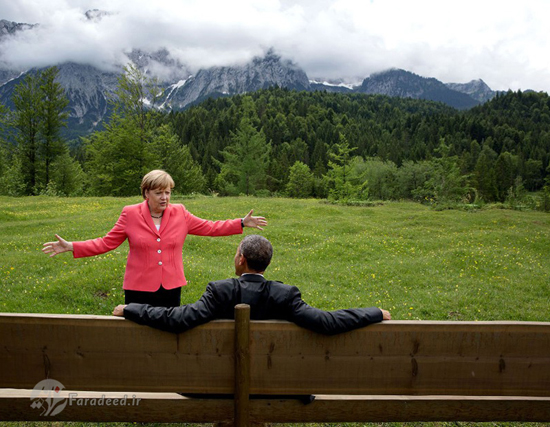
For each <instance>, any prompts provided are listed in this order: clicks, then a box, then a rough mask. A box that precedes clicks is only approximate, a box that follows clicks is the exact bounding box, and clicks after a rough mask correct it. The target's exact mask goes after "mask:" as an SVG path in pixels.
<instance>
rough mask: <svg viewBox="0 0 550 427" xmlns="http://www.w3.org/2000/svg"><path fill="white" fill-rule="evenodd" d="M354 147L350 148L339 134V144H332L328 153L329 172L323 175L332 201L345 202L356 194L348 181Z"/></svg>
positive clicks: (355, 188)
mask: <svg viewBox="0 0 550 427" xmlns="http://www.w3.org/2000/svg"><path fill="white" fill-rule="evenodd" d="M355 149H356V148H355V147H350V146H349V144H348V141H347V140H346V138H345V136H344V135H342V134H340V142H339V143H337V144H334V146H333V147H332V151H331V152H330V153H329V158H330V159H331V160H329V162H328V167H329V171H328V173H327V174H326V175H325V181H326V183H327V188H328V190H329V197H330V198H331V199H334V200H347V199H350V198H353V197H354V196H355V195H356V193H357V190H358V189H357V187H355V186H354V185H353V184H352V182H351V181H350V173H351V159H352V156H351V153H352V152H353V151H355Z"/></svg>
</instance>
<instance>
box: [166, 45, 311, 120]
mask: <svg viewBox="0 0 550 427" xmlns="http://www.w3.org/2000/svg"><path fill="white" fill-rule="evenodd" d="M272 86H278V87H285V88H289V89H296V90H309V89H310V85H309V80H308V77H307V75H306V73H305V72H304V71H303V70H301V69H300V68H298V67H297V66H296V65H295V64H293V63H292V62H291V61H285V60H282V59H281V57H280V56H277V55H275V54H274V53H273V51H269V52H268V53H267V54H266V56H265V57H264V58H254V59H253V60H252V62H250V63H248V64H245V65H240V66H235V67H212V68H209V69H206V70H200V71H199V72H198V73H197V75H195V76H192V77H190V78H189V79H187V80H186V81H185V82H181V81H180V82H179V83H175V84H174V85H173V87H172V88H170V89H172V90H170V89H169V90H168V93H167V95H166V99H165V100H164V105H165V106H166V107H167V108H169V109H176V110H177V109H182V108H185V107H187V106H188V105H191V104H193V103H196V102H199V101H201V100H203V99H206V98H208V97H219V96H230V95H235V94H241V93H246V92H253V91H256V90H259V89H265V88H268V87H272Z"/></svg>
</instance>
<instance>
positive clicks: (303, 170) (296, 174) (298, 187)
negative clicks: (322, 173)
mask: <svg viewBox="0 0 550 427" xmlns="http://www.w3.org/2000/svg"><path fill="white" fill-rule="evenodd" d="M286 191H287V194H288V196H289V197H294V198H300V199H305V198H308V197H311V196H312V194H313V174H312V173H311V171H310V170H309V166H308V165H306V164H305V163H302V162H300V161H296V162H295V163H294V164H293V165H292V166H291V167H290V172H289V179H288V183H287V185H286Z"/></svg>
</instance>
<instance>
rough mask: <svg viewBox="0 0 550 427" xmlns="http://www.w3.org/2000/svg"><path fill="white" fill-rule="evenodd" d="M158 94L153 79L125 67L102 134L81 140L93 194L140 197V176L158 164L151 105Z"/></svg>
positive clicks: (131, 67)
mask: <svg viewBox="0 0 550 427" xmlns="http://www.w3.org/2000/svg"><path fill="white" fill-rule="evenodd" d="M158 95H159V92H158V91H157V90H156V88H155V82H154V80H151V79H148V78H147V77H146V76H145V75H144V74H143V73H141V71H139V70H138V69H137V68H136V67H134V66H129V67H126V68H125V73H124V74H123V75H121V76H120V78H119V80H118V88H117V90H116V97H115V98H114V99H112V100H111V103H112V105H113V113H112V114H111V117H110V121H109V124H108V125H106V126H105V130H104V131H102V132H95V133H94V134H92V135H91V136H90V137H88V138H85V139H84V144H85V145H86V154H87V157H88V161H87V164H86V169H87V171H88V175H89V177H90V189H91V192H92V194H96V195H100V196H106V195H112V196H130V195H134V194H139V184H140V182H141V179H142V177H143V175H145V174H146V173H147V172H149V171H150V170H151V169H155V168H157V167H158V165H159V164H160V163H161V161H160V159H159V158H158V156H157V153H158V150H157V148H158V147H157V145H155V143H154V141H153V137H152V132H153V127H154V116H153V113H152V112H151V111H150V109H149V107H150V106H151V105H154V103H155V102H156V99H157V98H158Z"/></svg>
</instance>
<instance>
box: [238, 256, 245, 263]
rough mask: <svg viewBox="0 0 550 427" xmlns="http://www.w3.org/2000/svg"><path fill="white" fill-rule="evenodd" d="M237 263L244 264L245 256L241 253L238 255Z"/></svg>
mask: <svg viewBox="0 0 550 427" xmlns="http://www.w3.org/2000/svg"><path fill="white" fill-rule="evenodd" d="M239 265H246V257H245V256H244V255H243V254H240V255H239Z"/></svg>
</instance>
